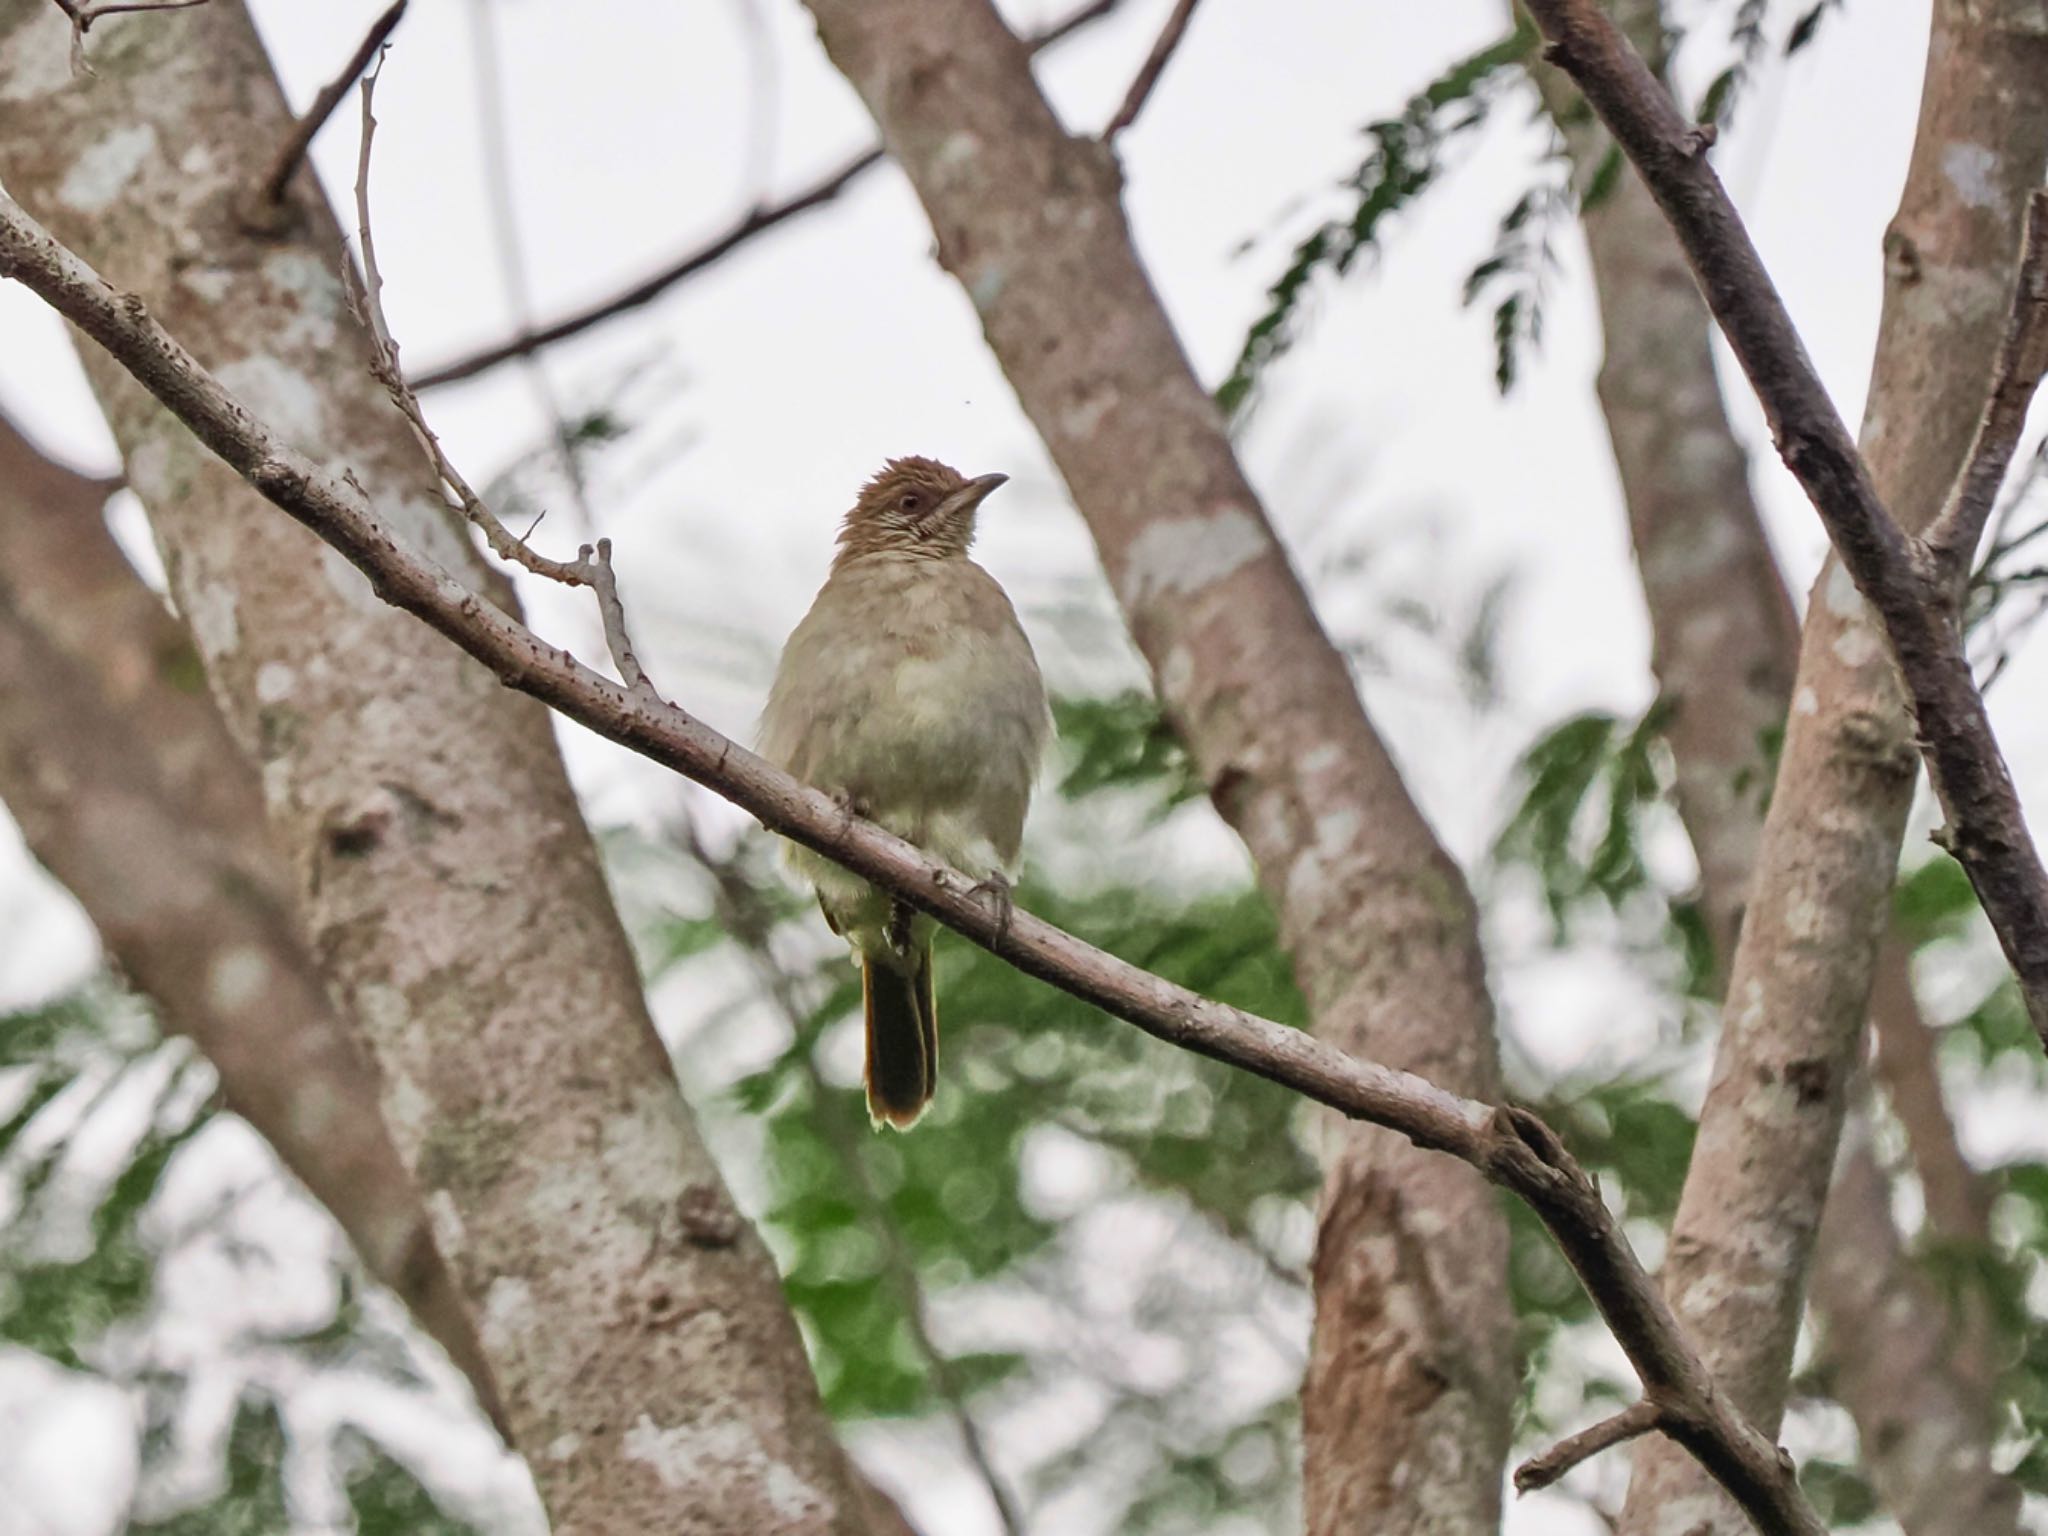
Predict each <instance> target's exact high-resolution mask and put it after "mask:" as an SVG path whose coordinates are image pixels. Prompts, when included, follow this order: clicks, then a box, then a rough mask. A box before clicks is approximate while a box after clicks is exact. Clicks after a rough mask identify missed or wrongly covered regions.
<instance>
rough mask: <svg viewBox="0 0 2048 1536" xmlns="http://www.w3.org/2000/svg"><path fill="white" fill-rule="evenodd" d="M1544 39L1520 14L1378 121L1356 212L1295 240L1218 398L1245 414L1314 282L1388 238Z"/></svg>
mask: <svg viewBox="0 0 2048 1536" xmlns="http://www.w3.org/2000/svg"><path fill="white" fill-rule="evenodd" d="M1535 40H1536V34H1535V30H1534V28H1533V27H1531V26H1530V25H1529V23H1528V22H1527V20H1526V19H1523V20H1519V21H1518V22H1517V24H1516V26H1515V29H1514V30H1513V31H1512V32H1509V33H1508V34H1507V35H1506V36H1505V37H1502V38H1500V39H1499V40H1497V41H1496V42H1493V43H1490V44H1488V45H1487V46H1486V47H1484V48H1481V49H1479V50H1478V51H1477V52H1475V53H1472V54H1469V55H1467V56H1466V57H1465V58H1463V59H1460V60H1458V61H1457V62H1456V63H1455V64H1453V65H1451V67H1450V68H1449V69H1447V70H1445V71H1444V72H1443V73H1442V74H1440V75H1438V76H1437V77H1436V79H1434V80H1432V81H1431V82H1430V83H1429V84H1428V85H1427V86H1425V87H1424V88H1423V89H1422V90H1421V91H1420V92H1418V93H1417V94H1416V95H1415V96H1413V97H1411V98H1410V99H1409V101H1408V104H1407V106H1406V107H1404V108H1403V109H1402V112H1401V115H1400V116H1399V117H1394V118H1388V119H1385V120H1382V121H1380V122H1375V123H1369V124H1367V126H1366V128H1365V130H1364V131H1365V137H1366V139H1367V141H1368V142H1369V145H1370V148H1369V149H1368V150H1367V152H1366V156H1365V158H1364V159H1363V160H1362V161H1361V162H1360V163H1359V165H1358V168H1357V169H1356V170H1355V171H1353V172H1352V173H1351V175H1350V176H1349V177H1347V178H1346V180H1345V183H1344V186H1345V188H1346V190H1348V191H1349V192H1350V193H1352V194H1353V195H1354V196H1355V197H1356V199H1357V201H1356V204H1355V206H1354V207H1353V209H1352V211H1351V214H1350V216H1349V217H1348V218H1344V219H1335V220H1332V221H1330V222H1329V223H1326V224H1324V225H1323V226H1322V227H1321V228H1320V229H1318V230H1316V231H1314V232H1313V233H1312V234H1310V235H1309V236H1308V237H1307V238H1306V239H1304V240H1302V241H1301V242H1300V243H1299V244H1298V245H1296V246H1295V248H1294V252H1293V255H1292V257H1291V258H1290V259H1289V261H1288V264H1287V266H1286V268H1285V269H1284V270H1283V271H1282V272H1281V274H1280V276H1279V277H1278V278H1276V279H1275V280H1274V282H1273V284H1272V286H1271V287H1270V288H1268V289H1267V291H1266V309H1265V312H1264V313H1263V314H1261V315H1260V316H1259V318H1258V319H1257V320H1255V321H1253V322H1252V325H1251V328H1250V329H1249V330H1248V331H1247V332H1246V333H1245V339H1244V345H1243V346H1242V347H1241V348H1240V349H1239V352H1238V357H1237V361H1236V362H1235V363H1234V364H1233V365H1232V367H1231V370H1230V373H1229V376H1228V377H1226V378H1225V379H1224V381H1223V382H1222V384H1220V385H1219V386H1217V390H1216V403H1217V404H1218V405H1219V406H1220V407H1222V409H1223V412H1224V414H1225V415H1226V416H1230V417H1233V418H1235V417H1238V416H1240V415H1241V414H1242V413H1243V412H1244V410H1245V409H1246V407H1247V406H1248V405H1249V404H1250V402H1251V399H1252V395H1253V391H1254V390H1255V388H1256V387H1257V385H1258V382H1259V380H1260V378H1261V376H1262V375H1263V373H1264V371H1265V370H1266V369H1267V368H1268V367H1270V366H1271V365H1272V364H1273V363H1274V362H1275V361H1277V360H1278V359H1279V358H1280V357H1282V356H1283V355H1285V353H1286V352H1287V350H1288V348H1289V347H1290V346H1292V345H1293V342H1294V339H1295V335H1296V333H1297V331H1298V328H1299V322H1300V316H1301V310H1302V307H1303V305H1304V303H1305V302H1306V300H1307V297H1308V293H1309V289H1310V285H1311V284H1312V283H1313V282H1314V280H1315V279H1316V277H1317V276H1318V275H1319V274H1321V273H1322V272H1323V271H1325V270H1326V269H1327V270H1329V271H1331V272H1333V273H1335V274H1336V275H1337V276H1339V277H1341V276H1343V275H1345V274H1346V273H1348V272H1349V271H1350V270H1351V268H1352V267H1353V266H1354V265H1355V264H1356V263H1357V262H1358V261H1359V260H1360V259H1361V258H1363V257H1368V256H1370V255H1371V254H1372V253H1373V252H1374V251H1376V250H1377V249H1378V248H1379V245H1380V242H1381V238H1382V235H1383V232H1384V229H1385V226H1386V224H1387V222H1388V221H1389V220H1390V219H1391V218H1392V217H1393V216H1394V215H1395V214H1397V213H1399V212H1401V211H1402V210H1403V209H1405V208H1407V207H1408V206H1409V205H1411V204H1412V203H1414V202H1415V200H1416V199H1417V198H1419V197H1420V196H1421V195H1422V193H1423V192H1424V191H1425V190H1427V189H1428V187H1429V186H1430V185H1431V184H1432V183H1433V182H1434V181H1435V180H1436V178H1437V176H1438V175H1439V173H1440V172H1441V171H1442V169H1443V165H1444V154H1445V151H1446V149H1447V147H1448V146H1449V145H1450V144H1451V143H1452V141H1454V140H1456V139H1457V138H1459V137H1461V136H1462V135H1464V134H1467V133H1470V132H1471V131H1472V130H1474V129H1476V128H1478V127H1479V126H1480V125H1481V124H1482V123H1484V122H1485V121H1486V118H1487V114H1488V112H1489V110H1490V108H1491V105H1492V100H1493V96H1494V95H1495V94H1496V92H1497V88H1498V86H1499V84H1500V82H1501V81H1502V80H1504V79H1507V78H1511V77H1513V76H1515V75H1518V74H1519V71H1520V68H1521V66H1522V64H1523V63H1525V62H1526V61H1527V59H1528V58H1529V56H1530V53H1531V52H1532V50H1533V48H1534V45H1535Z"/></svg>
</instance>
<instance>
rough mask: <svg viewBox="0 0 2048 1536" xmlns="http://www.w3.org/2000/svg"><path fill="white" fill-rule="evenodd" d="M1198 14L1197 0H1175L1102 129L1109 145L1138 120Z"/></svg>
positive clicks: (1104, 140)
mask: <svg viewBox="0 0 2048 1536" xmlns="http://www.w3.org/2000/svg"><path fill="white" fill-rule="evenodd" d="M1194 14H1195V0H1174V7H1173V12H1172V14H1171V15H1169V16H1168V17H1167V18H1166V25H1165V26H1163V27H1161V28H1160V29H1159V37H1158V39H1157V40H1156V41H1155V42H1154V43H1153V44H1152V51H1151V52H1150V53H1148V54H1146V55H1145V62H1144V63H1143V64H1140V65H1139V66H1138V73H1137V74H1136V75H1134V76H1133V77H1132V78H1131V88H1130V89H1129V90H1128V91H1126V92H1124V99H1123V104H1122V105H1121V106H1119V107H1118V108H1117V109H1116V115H1115V116H1114V117H1112V118H1110V120H1109V124H1108V126H1107V127H1105V128H1104V129H1103V130H1102V141H1103V142H1104V143H1105V144H1107V143H1109V142H1110V141H1111V140H1112V139H1114V138H1115V137H1116V136H1117V135H1118V134H1120V133H1122V132H1123V131H1124V130H1125V129H1126V128H1128V127H1130V126H1131V124H1133V123H1135V122H1136V121H1137V120H1138V114H1139V113H1140V112H1142V111H1144V110H1145V103H1146V102H1147V101H1149V100H1150V99H1151V97H1152V89H1153V87H1154V86H1156V85H1158V84H1159V77H1160V76H1161V75H1162V74H1164V73H1165V72H1166V61H1167V60H1168V59H1170V58H1172V57H1173V50H1174V49H1176V48H1178V47H1179V46H1180V40H1181V37H1182V35H1183V34H1184V33H1185V32H1186V31H1187V29H1188V18H1189V17H1191V16H1193V15H1194Z"/></svg>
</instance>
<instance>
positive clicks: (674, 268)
mask: <svg viewBox="0 0 2048 1536" xmlns="http://www.w3.org/2000/svg"><path fill="white" fill-rule="evenodd" d="M1122 3H1123V0H1093V3H1092V4H1089V5H1085V6H1082V7H1081V8H1080V9H1079V10H1077V11H1075V12H1074V13H1073V14H1072V15H1070V16H1068V17H1066V18H1065V19H1064V20H1062V21H1059V22H1056V23H1055V24H1053V25H1052V26H1050V27H1048V28H1046V29H1045V31H1043V32H1039V33H1036V34H1034V35H1033V36H1031V37H1030V38H1027V39H1026V40H1025V46H1026V47H1028V48H1029V49H1030V50H1031V52H1032V53H1033V54H1037V53H1040V52H1043V51H1044V50H1045V49H1047V48H1051V47H1053V46H1054V45H1055V44H1058V43H1062V42H1065V41H1066V40H1067V39H1068V38H1069V37H1072V36H1073V35H1074V34H1075V33H1076V32H1079V31H1080V30H1082V29H1083V28H1084V27H1086V26H1087V25H1089V23H1091V22H1095V21H1099V20H1101V19H1102V18H1103V17H1104V16H1107V15H1108V14H1109V13H1110V12H1111V11H1113V10H1115V9H1116V8H1117V6H1118V5H1120V4H1122ZM886 158H887V152H886V151H884V150H883V148H882V146H881V145H879V144H876V145H873V146H871V147H870V148H868V149H865V150H863V151H862V152H861V153H859V154H857V155H855V156H854V157H853V158H852V159H850V160H848V161H846V162H845V163H844V164H843V165H841V166H840V167H839V168H838V169H837V170H835V171H832V172H829V173H828V174H826V175H824V176H822V177H820V178H819V179H818V180H817V181H815V182H813V183H812V184H811V185H810V186H808V187H806V188H805V189H804V190H803V191H801V192H798V193H796V194H795V195H794V196H791V197H788V198H785V199H784V200H783V201H782V202H779V203H772V204H769V205H768V206H766V207H762V208H756V209H754V210H753V211H751V212H750V213H748V214H747V216H746V217H745V218H743V219H741V220H740V221H739V222H738V223H736V224H734V225H733V226H732V227H731V228H729V229H727V230H726V231H725V232H724V233H723V234H721V235H719V236H717V237H716V238H715V239H713V240H711V241H709V242H707V243H706V244H704V245H700V246H698V247H697V248H696V249H695V250H692V251H690V252H688V253H686V254H685V255H682V256H679V257H677V258H676V259H675V260H674V261H672V262H670V263H668V265H666V266H664V267H662V268H661V270H659V271H657V272H652V273H649V274H648V275H647V276H646V277H643V278H642V279H640V281H638V282H637V283H634V284H632V285H631V286H630V287H627V288H624V289H621V290H620V291H619V292H617V293H615V294H613V295H612V296H611V297H610V298H608V299H600V300H598V301H597V302H596V303H595V304H591V305H588V306H586V307H585V308H582V309H579V310H575V311H573V312H571V313H569V314H566V315H564V316H563V317H562V318H561V319H559V320H554V321H550V322H549V323H548V324H546V325H543V326H540V327H538V328H522V329H521V330H520V331H519V332H518V333H517V334H516V335H513V336H510V337H508V338H506V339H505V340H504V341H501V342H498V343H496V344H494V345H492V346H488V347H485V348H483V349H482V350H480V351H477V352H472V353H470V354H469V355H468V356H467V357H458V358H452V359H450V360H449V361H447V362H445V363H436V364H435V365H434V366H433V367H431V368H428V369H426V370H425V371H423V372H422V373H421V374H420V376H419V377H418V378H416V379H414V380H413V381H412V382H413V387H414V388H416V389H435V388H438V387H439V386H441V385H443V384H454V383H457V382H459V381H460V380H462V379H470V378H475V377H476V376H477V375H478V374H480V373H487V372H489V371H490V370H491V369H493V368H496V367H498V366H499V365H500V364H502V363H508V362H510V361H511V360H512V359H513V358H515V357H527V356H530V355H531V354H533V353H535V352H538V351H540V350H542V349H543V348H545V347H551V346H553V345H555V343H557V342H560V341H567V340H568V339H569V338H570V337H571V336H579V335H581V334H582V333H583V332H585V331H587V330H589V329H590V328H591V327H593V326H597V325H602V324H603V323H604V322H605V321H607V320H611V319H614V318H616V317H617V316H619V315H623V314H626V313H628V312H630V311H632V310H635V309H638V308H640V307H641V306H642V305H645V304H651V303H653V302H654V300H656V299H658V298H660V297H661V296H662V295H663V294H664V293H667V292H668V291H669V289H671V288H673V287H675V286H676V284H678V283H680V282H682V281H684V280H685V279H687V278H691V277H695V276H696V275H697V274H698V273H699V272H702V271H704V270H705V269H706V268H707V267H711V266H714V265H716V264H717V263H718V262H720V261H723V260H724V259H725V258H726V257H727V256H730V255H731V254H732V253H733V252H734V251H736V250H737V249H739V247H741V246H742V245H745V244H746V243H747V242H748V241H749V240H752V239H753V238H754V237H755V236H756V235H761V234H766V233H767V232H768V231H769V230H771V229H774V228H776V227H777V226H778V225H782V224H787V223H788V222H789V221H790V220H791V219H794V218H797V217H798V216H800V215H802V214H806V213H809V212H810V211H811V210H812V209H814V208H822V207H824V206H825V205H826V204H827V203H829V202H831V201H833V199H835V198H837V197H838V196H839V194H840V193H842V192H844V191H845V190H846V189H847V188H848V187H849V186H851V185H852V184H853V183H854V182H855V181H858V180H859V179H860V178H861V177H862V176H863V175H865V174H866V173H867V172H869V171H871V170H873V169H874V168H875V167H876V166H878V165H880V164H881V163H882V161H883V160H885V159H886Z"/></svg>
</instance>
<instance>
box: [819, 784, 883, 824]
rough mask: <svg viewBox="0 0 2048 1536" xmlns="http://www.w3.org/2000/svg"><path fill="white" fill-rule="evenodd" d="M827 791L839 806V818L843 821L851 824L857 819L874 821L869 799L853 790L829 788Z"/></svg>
mask: <svg viewBox="0 0 2048 1536" xmlns="http://www.w3.org/2000/svg"><path fill="white" fill-rule="evenodd" d="M825 793H827V794H828V795H830V796H831V797H832V803H833V804H834V805H836V806H838V807H839V819H840V820H841V821H842V822H844V823H847V824H848V825H851V824H852V823H853V822H854V821H856V820H859V821H873V820H874V819H875V818H874V814H873V812H871V811H870V810H869V809H868V803H867V801H865V800H863V799H862V798H861V797H860V796H859V795H856V794H855V793H854V792H853V791H852V790H850V789H828V790H827V791H825Z"/></svg>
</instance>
